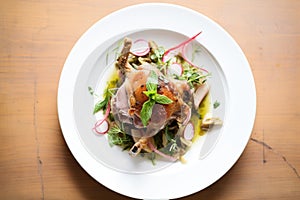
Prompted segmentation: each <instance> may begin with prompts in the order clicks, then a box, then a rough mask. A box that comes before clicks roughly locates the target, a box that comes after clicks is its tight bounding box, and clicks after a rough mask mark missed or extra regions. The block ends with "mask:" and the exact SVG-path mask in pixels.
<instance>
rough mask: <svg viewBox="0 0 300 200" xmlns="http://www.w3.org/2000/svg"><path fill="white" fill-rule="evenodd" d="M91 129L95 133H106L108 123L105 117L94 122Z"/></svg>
mask: <svg viewBox="0 0 300 200" xmlns="http://www.w3.org/2000/svg"><path fill="white" fill-rule="evenodd" d="M93 130H94V131H95V132H96V133H97V134H102V135H103V134H106V133H107V132H108V130H109V123H108V121H107V120H106V119H104V120H99V121H97V122H96V124H95V126H94V128H93Z"/></svg>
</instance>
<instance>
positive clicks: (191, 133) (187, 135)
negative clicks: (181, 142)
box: [183, 122, 195, 141]
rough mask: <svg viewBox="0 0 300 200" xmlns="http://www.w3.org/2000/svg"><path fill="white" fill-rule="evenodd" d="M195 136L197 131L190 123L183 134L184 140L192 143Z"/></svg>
mask: <svg viewBox="0 0 300 200" xmlns="http://www.w3.org/2000/svg"><path fill="white" fill-rule="evenodd" d="M194 134H195V129H194V125H193V124H192V122H189V123H188V124H187V125H186V127H185V129H184V132H183V137H184V139H186V140H188V141H190V140H192V139H193V137H194Z"/></svg>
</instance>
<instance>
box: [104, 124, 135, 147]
mask: <svg viewBox="0 0 300 200" xmlns="http://www.w3.org/2000/svg"><path fill="white" fill-rule="evenodd" d="M107 134H108V141H109V144H110V145H111V146H113V145H119V146H122V147H123V149H124V150H125V149H127V148H130V147H131V146H132V145H133V144H134V141H133V138H132V137H131V136H130V135H127V134H126V133H125V132H124V131H123V130H122V129H121V128H120V127H119V126H118V125H117V124H114V125H113V126H112V127H111V128H110V129H109V131H108V132H107Z"/></svg>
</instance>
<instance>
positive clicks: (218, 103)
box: [214, 100, 220, 109]
mask: <svg viewBox="0 0 300 200" xmlns="http://www.w3.org/2000/svg"><path fill="white" fill-rule="evenodd" d="M219 106H220V102H218V101H217V100H216V101H215V102H214V109H216V108H218V107H219Z"/></svg>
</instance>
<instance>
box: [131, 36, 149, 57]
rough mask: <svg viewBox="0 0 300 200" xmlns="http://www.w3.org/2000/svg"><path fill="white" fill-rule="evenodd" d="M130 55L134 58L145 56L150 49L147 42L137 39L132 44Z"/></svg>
mask: <svg viewBox="0 0 300 200" xmlns="http://www.w3.org/2000/svg"><path fill="white" fill-rule="evenodd" d="M131 49H132V50H131V53H132V54H134V55H135V56H145V55H147V54H148V53H149V51H150V47H149V44H148V42H147V40H144V39H137V40H135V41H134V42H133V45H132V47H131Z"/></svg>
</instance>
